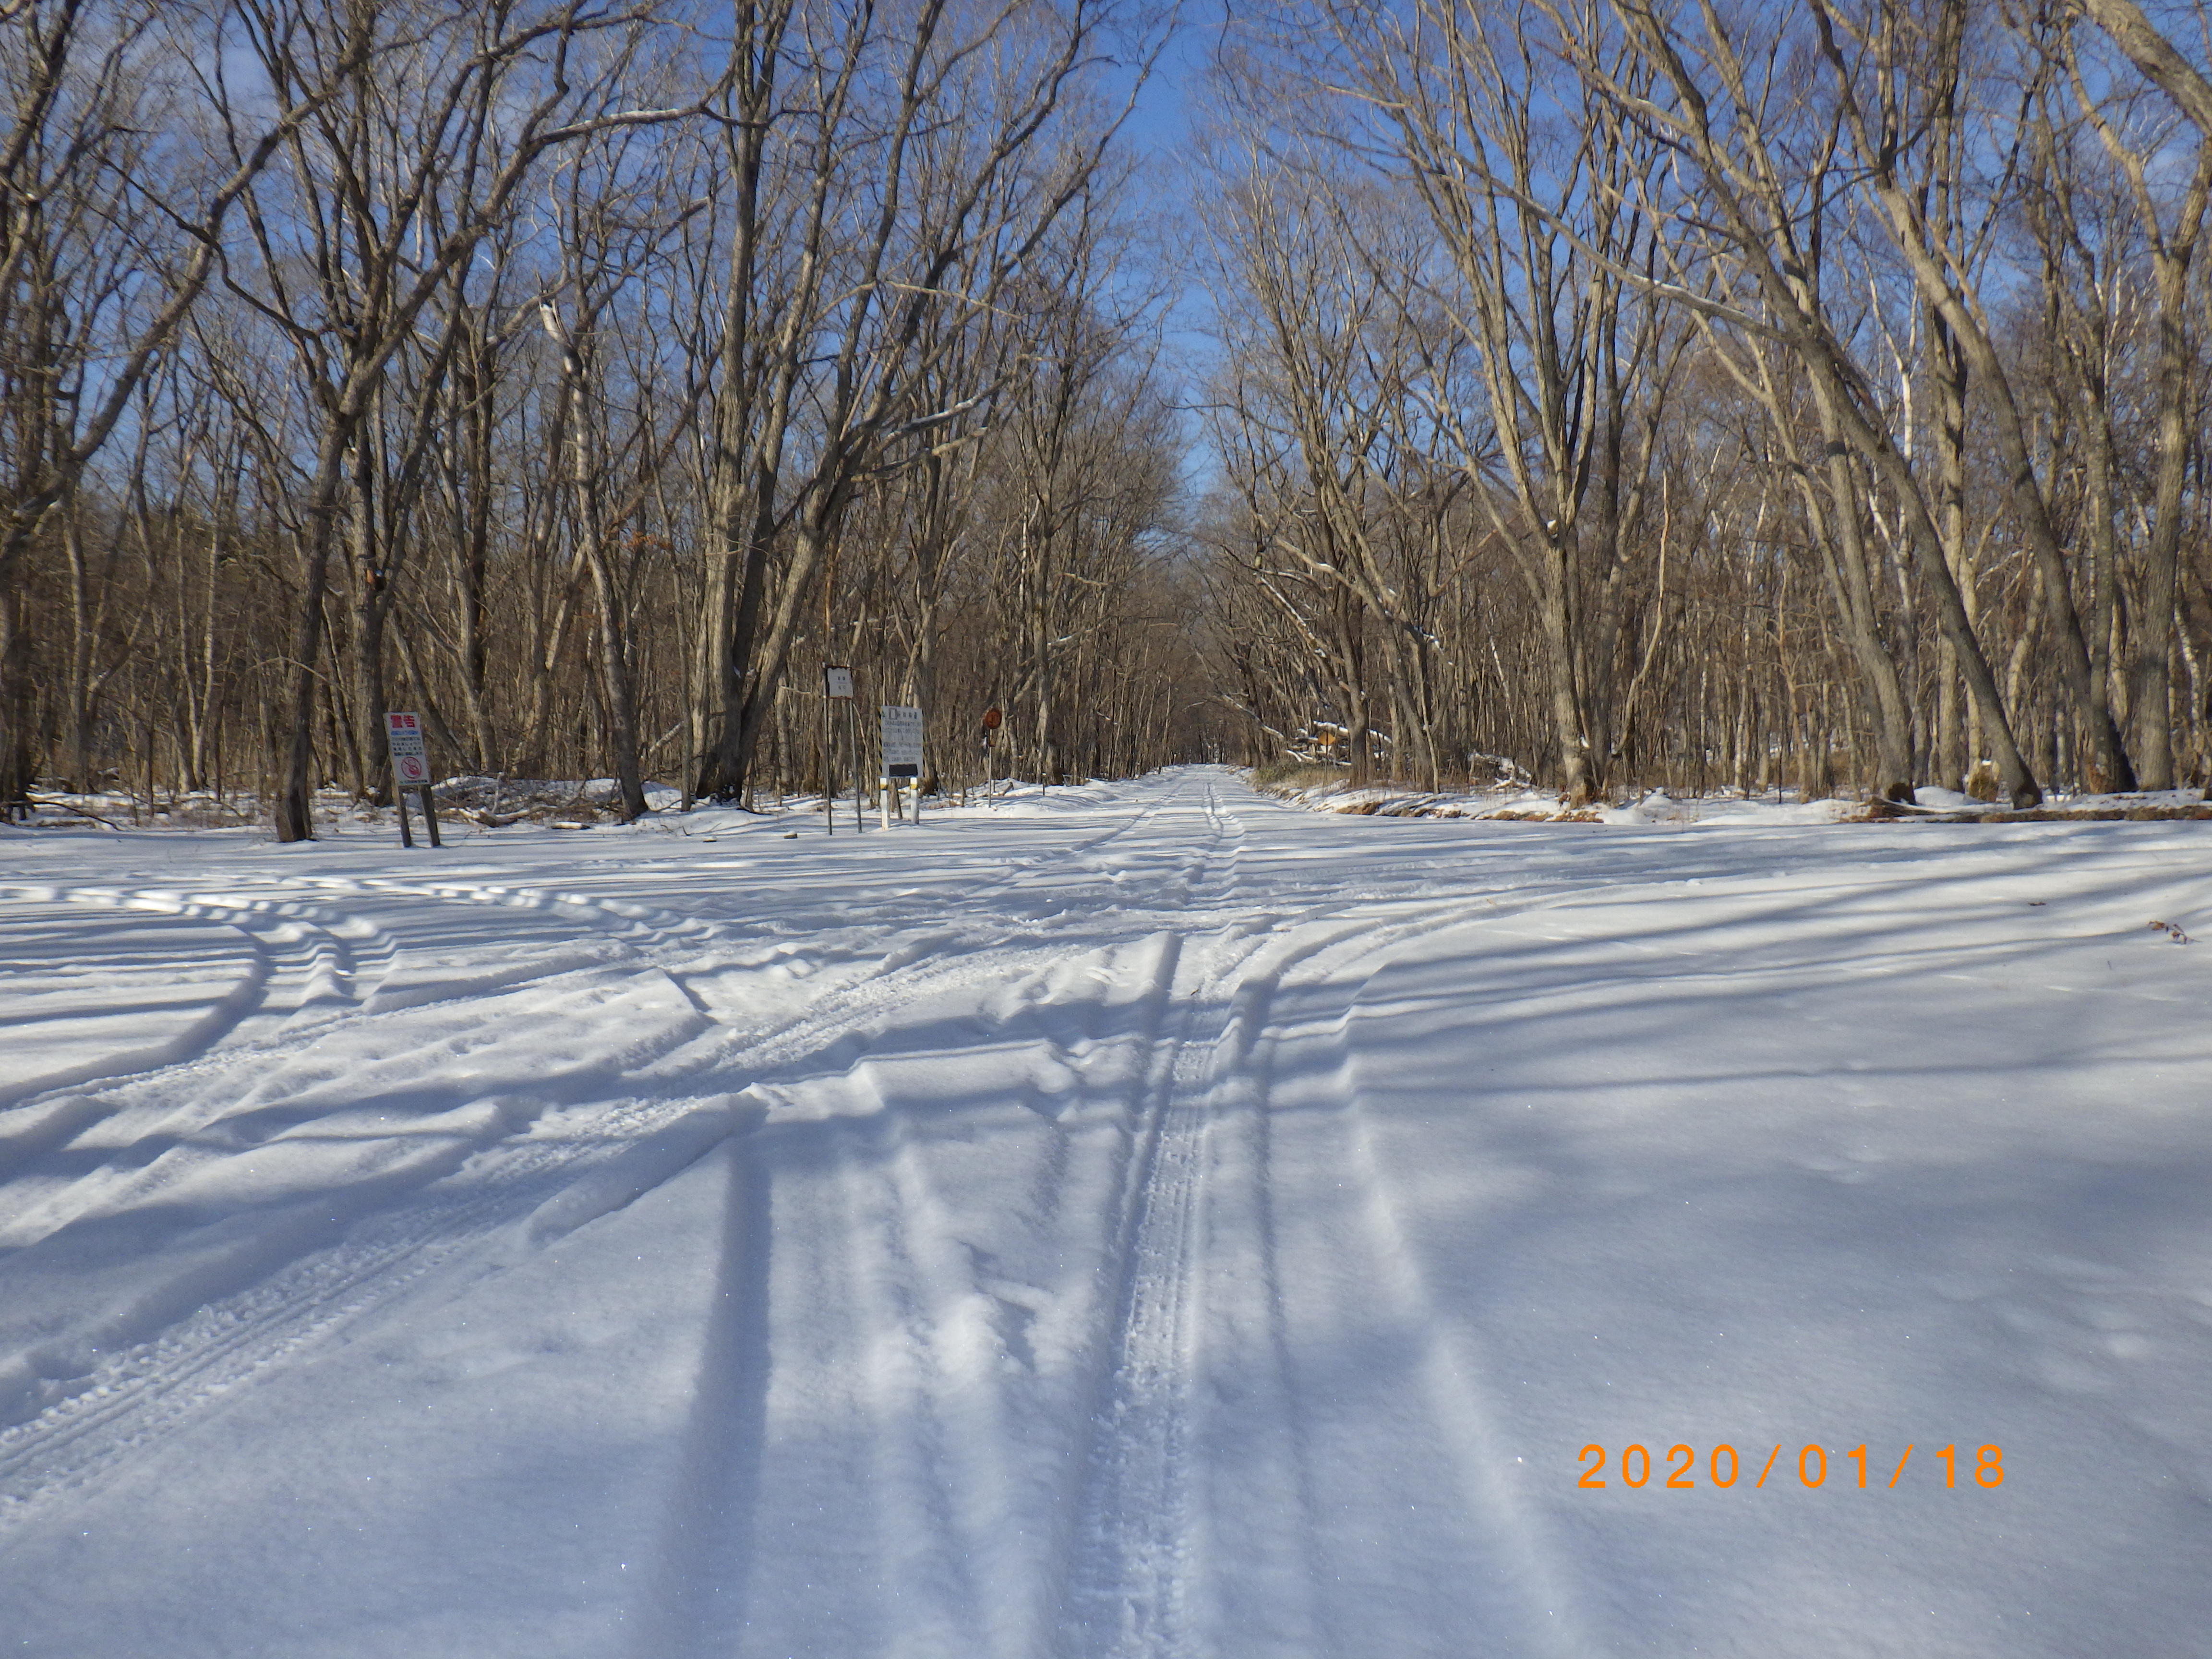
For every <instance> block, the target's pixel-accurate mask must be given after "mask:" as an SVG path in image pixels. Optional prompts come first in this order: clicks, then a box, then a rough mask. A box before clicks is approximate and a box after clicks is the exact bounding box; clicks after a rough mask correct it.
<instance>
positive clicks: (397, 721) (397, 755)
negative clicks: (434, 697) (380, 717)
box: [384, 714, 430, 789]
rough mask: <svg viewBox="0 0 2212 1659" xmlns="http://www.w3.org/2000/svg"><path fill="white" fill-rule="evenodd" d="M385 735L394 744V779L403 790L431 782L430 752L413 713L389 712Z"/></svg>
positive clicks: (420, 722)
mask: <svg viewBox="0 0 2212 1659" xmlns="http://www.w3.org/2000/svg"><path fill="white" fill-rule="evenodd" d="M384 735H385V738H386V741H387V742H389V743H390V744H391V745H392V781H393V782H395V783H397V784H398V786H399V787H401V788H402V789H420V788H422V787H424V786H425V785H427V784H428V782H429V781H430V751H429V750H428V747H427V746H426V745H425V744H423V741H422V721H421V720H417V719H416V717H415V716H414V715H412V714H386V715H385V717H384Z"/></svg>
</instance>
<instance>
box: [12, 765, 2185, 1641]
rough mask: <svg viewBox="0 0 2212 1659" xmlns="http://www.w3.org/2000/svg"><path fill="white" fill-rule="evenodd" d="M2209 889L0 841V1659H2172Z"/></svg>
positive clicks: (2141, 847)
mask: <svg viewBox="0 0 2212 1659" xmlns="http://www.w3.org/2000/svg"><path fill="white" fill-rule="evenodd" d="M794 826H795V827H797V828H798V829H799V838H798V839H795V840H792V839H786V838H785V835H784V832H785V831H786V830H787V829H790V828H793V827H794ZM2206 827H2207V826H2205V825H2203V824H2197V823H2095V824H2064V825H2062V824H2033V825H2020V826H2007V827H1985V826H1941V825H1891V826H1878V825H1850V824H1845V825H1829V826H1775V825H1766V826H1760V825H1755V824H1754V825H1736V826H1725V825H1699V826H1694V827H1687V828H1681V827H1644V828H1632V827H1625V826H1619V825H1581V824H1571V825H1559V824H1553V825H1545V824H1518V823H1482V822H1472V821H1436V820H1415V819H1378V818H1358V817H1331V816H1325V815H1316V814H1312V813H1308V812H1303V811H1295V810H1292V809H1291V808H1289V807H1286V806H1284V805H1279V804H1278V803H1275V802H1273V801H1270V800H1267V799H1263V798H1261V797H1259V796H1256V795H1255V794H1253V793H1251V792H1250V791H1249V789H1248V788H1247V787H1245V785H1244V784H1243V782H1242V781H1241V780H1240V779H1239V778H1237V776H1236V775H1233V774H1231V773H1228V772H1225V771H1219V770H1213V769H1188V770H1184V771H1181V772H1176V773H1173V774H1170V775H1163V776H1161V777H1158V778H1153V779H1150V780H1146V781H1143V782H1140V783H1133V784H1127V785H1120V786H1114V787H1091V788H1086V789H1082V790H1072V791H1066V792H1055V793H1054V795H1053V796H1052V797H1051V798H1050V799H1046V800H1043V801H1040V800H1038V799H1036V797H1035V796H1034V795H1032V796H1030V797H1029V798H1027V799H1022V800H1019V801H1015V802H1009V803H1006V804H1003V805H1000V806H999V807H997V808H995V809H994V810H981V809H978V810H975V811H965V812H959V813H947V814H944V815H940V816H938V817H933V819H932V820H930V821H928V822H927V823H924V824H923V825H922V826H921V827H920V828H915V827H911V826H902V827H900V828H898V829H894V830H893V831H892V832H890V833H880V832H874V831H872V832H871V833H869V834H867V835H866V836H860V837H858V838H855V837H854V836H851V835H850V834H849V833H847V831H848V829H849V825H847V826H841V829H840V833H839V834H838V836H836V838H835V839H825V838H824V837H823V835H822V833H821V828H820V821H819V819H818V818H817V819H813V820H805V819H797V818H790V819H771V820H766V821H761V820H753V821H747V820H744V819H742V818H740V817H738V816H737V815H734V814H726V813H716V814H695V815H693V816H692V817H690V818H688V819H679V818H671V819H665V820H661V821H659V822H656V823H649V824H647V825H644V826H640V827H638V828H635V829H629V830H605V829H601V830H594V831H592V832H590V833H589V834H579V833H573V832H559V831H552V830H532V829H527V828H515V829H502V830H499V831H496V832H494V833H491V834H489V835H479V836H474V837H473V838H471V839H467V840H465V841H463V842H459V844H453V845H449V846H448V847H447V848H446V849H445V850H444V851H443V852H430V851H428V850H418V851H416V852H415V853H413V854H403V853H401V852H400V851H399V850H398V848H396V847H393V846H391V845H389V844H388V843H387V842H384V841H382V840H380V839H372V838H370V837H369V836H368V835H367V834H365V833H362V832H358V831H356V832H355V833H353V834H350V835H349V836H344V837H341V838H339V839H337V840H334V841H328V842H320V843H316V844H313V845H305V846H298V847H289V848H280V847H276V846H272V845H268V844H265V843H262V842H258V841H257V840H255V839H254V838H253V837H252V836H246V835H242V834H202V835H190V834H182V833H167V832H164V833H159V834H156V833H153V832H148V833H143V834H139V833H131V834H125V835H105V834H100V833H99V832H96V831H92V830H86V831H82V832H80V831H38V832H17V833H12V834H6V835H4V837H0V928H4V935H0V937H4V940H5V947H4V959H0V1651H5V1652H16V1651H20V1652H23V1653H27V1654H40V1655H69V1656H76V1655H100V1656H110V1655H144V1656H162V1659H167V1656H179V1659H181V1656H203V1655H204V1656H218V1655H219V1656H226V1659H237V1656H246V1655H264V1654H266V1655H283V1656H310V1655H313V1656H323V1655H328V1656H349V1659H350V1656H367V1655H392V1656H398V1655H407V1656H422V1655H455V1656H492V1655H510V1654H511V1655H517V1656H520V1655H528V1656H532V1659H550V1656H568V1655H575V1656H639V1659H646V1656H653V1659H689V1656H706V1655H718V1656H719V1655H744V1656H769V1655H775V1656H784V1655H796V1654H813V1655H824V1656H874V1655H885V1656H892V1655H896V1656H912V1659H925V1656H928V1659H936V1656H945V1659H955V1656H957V1659H971V1656H972V1659H1107V1656H1115V1659H1123V1656H1127V1659H1135V1656H1159V1659H1184V1656H1188V1659H1198V1656H1222V1659H1231V1656H1238V1659H1242V1656H1261V1655H1267V1656H1324V1655H1341V1656H1400V1655H1437V1656H1453V1659H1460V1656H1465V1655H1468V1654H1475V1653H1482V1654H1493V1653H1494V1654H1500V1655H1524V1654H1525V1655H1601V1654H1623V1655H1627V1654H1647V1653H1649V1654H1668V1655H1674V1654H1689V1653H1692V1652H1695V1653H1728V1654H1742V1655H1746V1656H1761V1659H1776V1656H1796V1655H1805V1656H1831V1655H1851V1654H1862V1653H1863V1654H1885V1655H1888V1654H1898V1655H1917V1654H1926V1655H1931V1656H1934V1655H1945V1656H1950V1655H1984V1654H1986V1655H2002V1656H2030V1655H2052V1656H2059V1655H2066V1656H2075V1655H2081V1654H2086V1653H2116V1654H2117V1653H2127V1654H2130V1655H2146V1656H2148V1655H2184V1654H2193V1653H2201V1652H2204V1651H2207V1650H2208V1647H2207V1643H2208V1640H2212V1638H2207V1637H2206V1635H2205V1631H2206V1629H2207V1627H2208V1620H2212V1021H2208V1020H2207V1018H2206V1009H2207V1006H2208V1001H2212V944H2206V945H2196V944H2193V943H2192V944H2187V945H2182V944H2178V943H2177V942H2176V941H2175V939H2174V938H2173V936H2172V934H2171V933H2166V932H2164V931H2160V930H2154V929H2152V928H2151V927H2148V925H2147V924H2148V922H2150V921H2153V920H2159V921H2171V922H2173V923H2175V924H2178V925H2179V926H2180V927H2183V928H2185V929H2188V930H2191V931H2193V930H2194V929H2195V927H2197V925H2199V923H2202V924H2203V926H2204V928H2205V932H2206V933H2208V935H2212V842H2208V841H2207V839H2206V836H2205V830H2206ZM682 832H689V833H682ZM710 837H711V838H710ZM1908 1447H1910V1448H1911V1449H1910V1451H1909V1452H1908V1451H1907V1448H1908ZM1947 1447H1948V1448H1951V1449H1952V1450H1951V1454H1950V1458H1949V1460H1948V1468H1949V1470H1950V1475H1949V1479H1948V1481H1947V1462H1946V1459H1945V1458H1944V1456H1943V1455H1942V1454H1943V1451H1944V1449H1945V1448H1947ZM1632 1448H1641V1449H1642V1453H1643V1457H1642V1462H1640V1463H1639V1462H1638V1454H1637V1452H1636V1451H1635V1450H1633V1449H1632ZM1723 1448H1725V1450H1723ZM1990 1448H2002V1450H2001V1451H1996V1452H1994V1453H1992V1452H1991V1451H1990V1450H1987V1449H1990ZM1593 1449H1595V1450H1594V1451H1593ZM1815 1449H1817V1450H1815ZM1855 1452H1856V1453H1857V1455H1854V1453H1855ZM1900 1462H1901V1467H1900ZM1585 1469H1589V1470H1590V1471H1591V1473H1590V1474H1589V1475H1588V1476H1587V1477H1586V1476H1585V1474H1584V1471H1585ZM1862 1469H1863V1471H1864V1474H1863V1476H1862V1474H1861V1471H1862ZM1647 1472H1648V1478H1646V1479H1640V1480H1639V1479H1638V1478H1637V1477H1638V1476H1639V1475H1640V1474H1646V1473H1647ZM1670 1475H1671V1477H1672V1482H1673V1484H1671V1485H1670ZM1815 1476H1818V1477H1819V1482H1818V1484H1817V1485H1815V1484H1812V1482H1813V1480H1814V1477H1815ZM1993 1477H1994V1478H1995V1480H1994V1483H1993ZM1584 1479H1589V1480H1603V1481H1604V1485H1603V1486H1583V1485H1578V1481H1580V1480H1584ZM1862 1480H1863V1485H1862Z"/></svg>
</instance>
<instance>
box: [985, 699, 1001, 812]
mask: <svg viewBox="0 0 2212 1659" xmlns="http://www.w3.org/2000/svg"><path fill="white" fill-rule="evenodd" d="M1005 719H1006V716H1005V715H1004V714H1000V712H999V711H998V709H997V708H986V709H985V710H984V711H983V804H984V805H986V806H995V805H998V802H997V800H996V799H994V793H995V792H996V789H997V786H998V780H997V779H996V778H994V777H993V776H992V775H991V774H992V773H993V772H994V771H996V770H997V768H996V767H994V766H993V765H992V764H991V733H993V732H995V731H997V730H998V729H999V723H1000V721H1001V720H1005Z"/></svg>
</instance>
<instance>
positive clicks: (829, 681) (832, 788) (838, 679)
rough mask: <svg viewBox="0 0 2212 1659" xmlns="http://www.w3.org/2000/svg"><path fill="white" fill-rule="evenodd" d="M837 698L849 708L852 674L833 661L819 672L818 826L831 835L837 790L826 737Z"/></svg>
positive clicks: (831, 746)
mask: <svg viewBox="0 0 2212 1659" xmlns="http://www.w3.org/2000/svg"><path fill="white" fill-rule="evenodd" d="M840 699H842V700H843V702H844V703H845V704H846V706H847V708H848V709H849V708H850V707H851V706H852V702H853V671H852V670H851V669H850V668H848V667H847V666H846V665H844V664H843V663H835V662H833V663H830V664H829V665H827V666H825V667H824V668H823V671H822V827H823V829H826V830H828V831H829V833H830V834H831V835H833V836H834V835H836V833H837V788H836V784H835V783H834V782H833V781H832V780H833V779H835V778H836V775H837V757H836V753H835V752H834V744H833V742H832V739H831V737H830V728H829V705H830V704H831V703H832V702H837V701H838V700H840Z"/></svg>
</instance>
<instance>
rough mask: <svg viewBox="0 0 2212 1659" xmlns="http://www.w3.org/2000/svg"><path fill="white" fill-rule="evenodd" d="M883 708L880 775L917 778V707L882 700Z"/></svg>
mask: <svg viewBox="0 0 2212 1659" xmlns="http://www.w3.org/2000/svg"><path fill="white" fill-rule="evenodd" d="M883 708H884V776H885V777H887V778H918V777H920V776H921V710H920V709H919V708H897V707H896V706H894V705H892V704H890V703H885V704H884V706H883Z"/></svg>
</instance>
